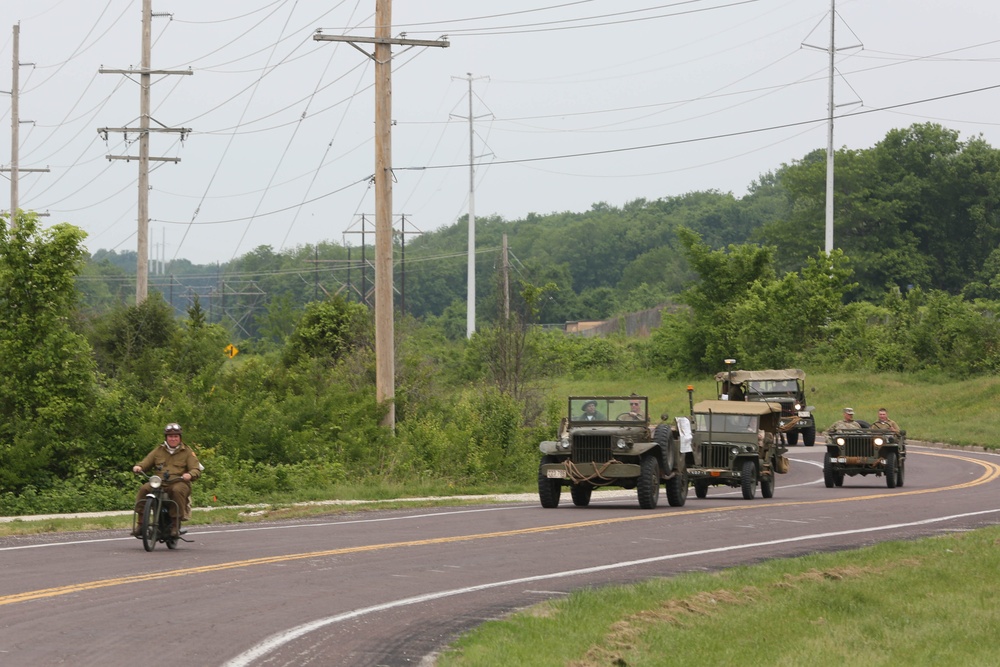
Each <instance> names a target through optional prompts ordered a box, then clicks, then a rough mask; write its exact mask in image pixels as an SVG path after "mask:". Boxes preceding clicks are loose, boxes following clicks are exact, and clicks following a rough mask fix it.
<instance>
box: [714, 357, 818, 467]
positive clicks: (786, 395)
mask: <svg viewBox="0 0 1000 667" xmlns="http://www.w3.org/2000/svg"><path fill="white" fill-rule="evenodd" d="M726 362H727V365H729V364H730V362H732V360H729V359H727V360H726ZM732 363H735V362H732ZM715 383H716V386H717V389H718V396H719V399H721V400H730V401H751V402H753V401H764V402H768V403H772V404H777V405H780V406H781V423H780V425H779V431H780V432H781V433H782V435H783V439H784V440H785V442H786V443H787V444H789V445H795V444H796V443H798V441H799V435H801V436H802V444H803V445H805V446H806V447H812V446H813V445H815V444H816V421H815V419H813V410H814V409H815V408H814V407H813V406H811V405H806V374H805V372H804V371H802V370H799V369H798V368H785V369H782V370H764V371H739V370H727V371H722V372H720V373H716V374H715Z"/></svg>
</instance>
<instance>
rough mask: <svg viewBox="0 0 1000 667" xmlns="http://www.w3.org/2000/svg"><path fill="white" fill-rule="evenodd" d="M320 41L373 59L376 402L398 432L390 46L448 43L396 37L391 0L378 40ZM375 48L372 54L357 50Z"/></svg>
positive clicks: (379, 9) (383, 9) (379, 13)
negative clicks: (342, 45)
mask: <svg viewBox="0 0 1000 667" xmlns="http://www.w3.org/2000/svg"><path fill="white" fill-rule="evenodd" d="M313 39H314V40H316V41H320V42H324V41H325V42H347V43H349V44H350V45H351V46H353V47H354V48H356V49H358V50H359V51H361V52H362V53H364V54H365V55H367V56H368V57H369V58H372V59H373V60H374V61H375V175H374V178H375V398H376V400H378V402H379V403H380V404H383V405H385V407H386V414H385V418H384V419H383V420H382V425H383V426H388V427H389V428H392V429H395V427H396V406H395V404H394V403H393V400H394V399H395V396H396V387H395V372H396V362H395V355H396V352H395V344H394V342H393V336H394V333H395V332H394V322H393V303H392V291H393V290H392V131H391V127H392V46H393V45H394V44H398V45H405V46H440V47H445V46H448V42H447V41H445V40H434V41H431V40H421V39H395V38H393V37H392V0H375V37H374V38H370V37H350V36H347V35H324V34H322V33H319V32H317V34H315V35H313ZM358 44H374V45H375V53H374V55H371V54H368V53H367V52H366V51H364V50H363V49H361V48H360V47H358Z"/></svg>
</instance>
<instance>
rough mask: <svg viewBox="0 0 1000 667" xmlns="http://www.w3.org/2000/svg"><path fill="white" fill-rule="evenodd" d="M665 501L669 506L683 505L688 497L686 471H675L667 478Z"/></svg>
mask: <svg viewBox="0 0 1000 667" xmlns="http://www.w3.org/2000/svg"><path fill="white" fill-rule="evenodd" d="M666 487H667V503H669V504H670V506H671V507H684V503H686V502H687V497H688V478H687V473H682V472H680V471H677V472H675V473H674V476H673V477H671V478H670V479H668V480H667V483H666Z"/></svg>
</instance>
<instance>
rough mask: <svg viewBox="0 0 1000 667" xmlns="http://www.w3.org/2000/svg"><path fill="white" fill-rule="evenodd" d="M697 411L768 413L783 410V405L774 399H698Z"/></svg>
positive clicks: (728, 413)
mask: <svg viewBox="0 0 1000 667" xmlns="http://www.w3.org/2000/svg"><path fill="white" fill-rule="evenodd" d="M694 411H695V412H715V413H717V414H724V415H767V414H771V413H772V412H779V413H780V412H781V405H780V404H779V403H776V402H774V401H771V402H770V403H765V402H763V401H760V402H757V401H753V402H749V403H746V402H744V401H716V400H707V401H698V402H697V403H695V404H694Z"/></svg>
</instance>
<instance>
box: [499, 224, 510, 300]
mask: <svg viewBox="0 0 1000 667" xmlns="http://www.w3.org/2000/svg"><path fill="white" fill-rule="evenodd" d="M502 252H503V257H502V258H501V264H500V266H501V274H502V275H503V318H504V320H509V319H510V264H509V261H508V257H509V252H510V251H509V250H508V249H507V232H504V234H503V250H502Z"/></svg>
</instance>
